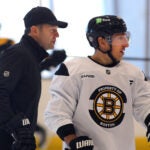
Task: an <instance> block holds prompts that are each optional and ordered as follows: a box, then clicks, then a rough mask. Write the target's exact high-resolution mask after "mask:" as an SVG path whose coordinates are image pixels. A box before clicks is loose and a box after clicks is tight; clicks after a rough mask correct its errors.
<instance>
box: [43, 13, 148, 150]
mask: <svg viewBox="0 0 150 150" xmlns="http://www.w3.org/2000/svg"><path fill="white" fill-rule="evenodd" d="M86 35H87V39H88V41H89V43H90V45H91V46H92V47H93V48H94V49H95V52H94V54H93V55H92V56H88V57H85V58H83V57H82V58H74V59H73V60H69V61H66V62H64V63H63V64H62V65H61V66H60V68H59V70H58V71H57V72H56V74H55V76H54V78H53V81H52V83H51V96H52V99H51V100H50V101H49V103H48V106H47V108H46V110H45V122H46V124H47V126H48V127H49V129H50V130H53V131H54V132H56V133H57V134H58V136H59V137H60V138H61V139H62V140H63V141H64V149H66V150H67V149H69V150H70V149H71V150H78V149H79V150H135V139H134V122H133V116H134V117H135V119H136V120H137V121H138V122H140V123H141V124H143V126H144V127H146V129H147V134H146V135H147V137H148V141H150V84H149V83H148V81H146V80H145V77H144V75H143V73H142V72H141V71H140V69H138V68H137V67H136V66H134V65H132V64H129V63H128V62H125V61H123V60H122V58H123V55H124V53H125V49H126V48H127V47H128V46H129V33H128V32H127V27H126V24H125V22H124V20H123V19H122V18H119V17H118V16H113V15H105V16H98V17H94V18H92V19H91V20H90V21H89V23H88V27H87V33H86Z"/></svg>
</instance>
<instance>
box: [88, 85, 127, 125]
mask: <svg viewBox="0 0 150 150" xmlns="http://www.w3.org/2000/svg"><path fill="white" fill-rule="evenodd" d="M126 102H127V99H126V96H125V94H124V92H123V91H122V90H120V89H119V88H117V87H115V86H111V85H105V86H101V87H99V88H97V89H96V90H95V91H94V92H93V93H92V95H91V96H90V104H91V105H92V107H91V108H90V110H89V113H90V115H91V117H92V119H93V120H94V121H95V122H96V123H97V124H98V125H99V126H102V127H104V128H113V127H115V126H118V125H119V124H120V123H121V122H122V120H123V118H124V115H125V114H124V112H123V110H124V103H126Z"/></svg>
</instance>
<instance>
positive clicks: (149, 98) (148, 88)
mask: <svg viewBox="0 0 150 150" xmlns="http://www.w3.org/2000/svg"><path fill="white" fill-rule="evenodd" d="M133 114H134V116H135V119H136V120H137V121H138V122H140V123H141V124H142V125H144V126H145V124H144V122H145V119H146V117H147V116H148V114H150V81H148V80H145V76H144V74H143V72H139V73H138V74H137V78H136V80H135V83H134V87H133Z"/></svg>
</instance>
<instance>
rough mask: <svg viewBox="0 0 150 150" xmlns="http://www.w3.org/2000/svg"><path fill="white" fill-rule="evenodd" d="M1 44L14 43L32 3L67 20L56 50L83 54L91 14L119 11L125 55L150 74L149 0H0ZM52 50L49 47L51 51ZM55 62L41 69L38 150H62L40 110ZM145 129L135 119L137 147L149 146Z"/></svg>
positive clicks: (70, 55) (86, 48)
mask: <svg viewBox="0 0 150 150" xmlns="http://www.w3.org/2000/svg"><path fill="white" fill-rule="evenodd" d="M0 1H1V4H0V44H3V42H4V41H5V40H6V39H10V40H11V41H13V42H14V43H17V42H18V41H19V40H20V38H21V36H22V35H23V33H24V23H23V17H24V15H25V14H26V13H27V12H28V11H29V10H30V9H31V8H32V7H35V6H39V5H40V6H46V7H49V8H50V9H51V10H52V11H53V12H54V14H55V15H56V17H57V18H58V19H59V20H63V21H67V22H68V23H69V25H68V27H67V28H66V29H63V30H62V29H58V31H59V34H60V37H59V38H58V39H57V43H56V45H55V49H56V50H62V49H63V50H65V52H66V55H67V58H66V59H70V58H73V57H85V56H87V55H91V54H92V53H93V52H94V51H93V49H92V48H91V47H90V46H89V43H88V41H87V40H86V35H85V32H86V26H87V23H88V21H89V19H91V18H92V17H95V16H99V15H106V14H111V15H113V14H114V15H118V16H121V17H122V18H123V19H124V20H125V22H126V23H127V27H128V31H130V33H131V39H130V47H129V48H127V49H126V52H125V56H124V59H125V60H128V61H129V62H131V63H133V64H134V65H136V66H138V67H139V68H140V69H141V70H143V72H144V73H145V75H146V77H147V78H150V1H149V0H138V1H137V0H132V1H131V0H130V1H129V0H25V1H21V0H13V1H11V0H0ZM51 51H52V50H49V53H51ZM56 69H57V66H51V67H50V68H49V69H47V70H44V71H42V73H41V75H42V86H43V88H42V96H41V100H40V105H39V115H38V125H39V128H38V129H37V132H36V135H35V136H36V139H37V144H38V145H39V146H38V149H39V150H61V148H62V146H61V141H60V139H59V138H58V137H57V135H55V134H54V133H52V132H51V131H50V130H48V129H47V127H46V126H45V124H44V119H43V112H44V109H45V106H46V105H47V102H48V100H50V98H51V97H50V95H49V86H50V83H51V79H52V77H53V74H54V72H55V70H56ZM145 132H146V131H145V129H144V128H143V127H141V126H140V125H139V124H138V123H137V122H136V121H135V137H136V138H135V140H136V148H137V150H148V149H150V145H149V144H148V143H147V140H146V138H145Z"/></svg>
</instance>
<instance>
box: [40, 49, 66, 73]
mask: <svg viewBox="0 0 150 150" xmlns="http://www.w3.org/2000/svg"><path fill="white" fill-rule="evenodd" d="M66 57H67V55H66V52H65V50H53V53H52V54H51V55H49V56H48V57H47V58H45V59H44V60H43V61H42V62H41V63H40V68H41V71H42V70H44V69H47V70H49V68H50V67H56V66H57V65H59V64H60V63H62V62H63V61H64V60H65V59H66Z"/></svg>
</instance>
